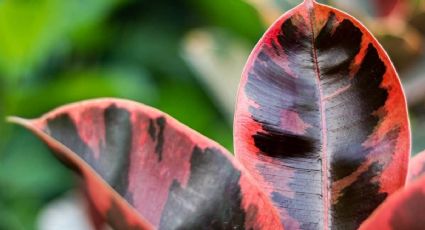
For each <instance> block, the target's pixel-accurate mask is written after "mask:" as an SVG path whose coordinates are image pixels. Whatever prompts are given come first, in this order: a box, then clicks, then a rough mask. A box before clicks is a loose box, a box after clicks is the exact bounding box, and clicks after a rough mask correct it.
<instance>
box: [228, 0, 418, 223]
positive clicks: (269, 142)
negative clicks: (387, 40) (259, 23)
mask: <svg viewBox="0 0 425 230" xmlns="http://www.w3.org/2000/svg"><path fill="white" fill-rule="evenodd" d="M234 136H235V151H236V156H237V158H238V159H239V160H240V161H241V163H242V164H243V165H245V166H246V167H247V168H248V169H249V170H250V171H251V172H252V173H253V174H254V176H255V178H256V179H257V180H258V181H259V182H260V183H261V185H262V186H263V187H265V190H266V192H267V193H268V194H269V196H270V198H271V199H272V200H273V202H274V203H275V205H276V206H277V207H278V209H279V210H280V213H281V217H282V222H283V223H284V226H285V228H287V229H298V228H300V229H356V228H357V227H358V226H359V225H360V223H362V221H364V220H365V219H366V218H367V217H368V216H369V215H370V213H371V212H372V211H373V210H374V209H375V208H376V207H377V206H378V205H379V204H380V203H381V202H383V201H384V200H385V199H386V197H387V196H388V195H389V194H391V193H393V192H394V191H396V190H397V189H398V188H400V187H401V186H403V184H404V182H405V177H406V171H407V161H408V156H409V149H410V134H409V127H408V117H407V111H406V103H405V98H404V95H403V91H402V89H401V86H400V82H399V79H398V76H397V73H396V71H395V70H394V67H393V65H392V64H391V62H390V60H389V58H388V56H387V55H386V53H385V51H384V50H383V49H382V47H381V46H380V45H379V44H378V42H377V41H376V40H375V38H374V37H373V36H372V35H371V34H370V33H369V32H368V30H367V29H366V28H365V27H364V26H363V25H361V24H360V23H359V22H358V21H357V20H355V19H354V18H352V17H350V16H349V15H347V14H346V13H343V12H340V11H338V10H336V9H333V8H330V7H327V6H324V5H321V4H318V3H316V2H314V1H312V0H306V1H304V3H303V4H301V5H299V6H298V7H296V8H294V9H293V10H291V11H289V12H287V13H286V14H284V15H283V16H282V17H281V18H280V19H278V20H277V21H276V22H275V23H274V24H273V25H272V26H271V28H270V29H269V30H268V31H267V32H266V34H265V35H264V36H263V38H262V39H261V40H260V42H259V43H258V44H257V46H256V48H255V49H254V51H253V52H252V54H251V56H250V57H249V60H248V62H247V64H246V66H245V70H244V73H243V76H242V80H241V83H240V89H239V94H238V101H237V108H236V115H235V123H234Z"/></svg>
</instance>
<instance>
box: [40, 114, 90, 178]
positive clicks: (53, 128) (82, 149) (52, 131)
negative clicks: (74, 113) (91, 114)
mask: <svg viewBox="0 0 425 230" xmlns="http://www.w3.org/2000/svg"><path fill="white" fill-rule="evenodd" d="M45 132H46V133H48V134H49V135H50V136H52V137H53V138H54V139H56V140H57V141H59V142H60V143H62V144H63V145H65V146H66V147H67V148H69V149H70V150H72V151H73V152H74V153H76V154H78V155H79V156H80V157H81V158H82V159H83V160H84V161H86V162H87V163H88V164H90V165H92V164H94V163H95V162H94V161H95V160H94V156H93V152H92V150H91V149H90V147H89V146H88V145H87V144H86V143H85V142H84V141H83V140H82V138H81V137H80V135H79V134H78V131H77V127H76V125H75V124H74V122H73V121H72V119H71V117H70V116H69V115H68V114H67V113H63V114H59V115H58V116H56V117H55V118H53V119H49V120H47V129H46V130H45ZM55 156H56V157H58V159H59V160H61V161H62V162H63V163H64V164H65V165H67V166H68V167H70V168H71V169H73V170H74V171H76V172H78V171H79V170H78V169H77V168H78V167H76V166H74V165H70V162H69V161H68V160H67V159H64V158H63V157H62V154H55Z"/></svg>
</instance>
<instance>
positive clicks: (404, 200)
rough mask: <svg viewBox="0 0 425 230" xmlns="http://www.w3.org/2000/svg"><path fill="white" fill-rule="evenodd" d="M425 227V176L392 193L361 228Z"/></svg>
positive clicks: (395, 229)
mask: <svg viewBox="0 0 425 230" xmlns="http://www.w3.org/2000/svg"><path fill="white" fill-rule="evenodd" d="M424 228H425V177H421V178H419V179H417V180H415V181H414V182H413V183H411V184H409V185H408V186H407V187H405V188H403V189H401V190H400V191H398V192H396V193H395V194H393V195H391V196H390V197H389V198H388V199H387V200H386V201H385V202H384V203H383V204H381V206H379V208H378V209H376V210H375V212H374V213H373V214H372V215H371V216H370V218H369V219H367V220H366V221H365V222H364V223H363V224H362V226H361V227H360V230H375V229H380V230H422V229H424Z"/></svg>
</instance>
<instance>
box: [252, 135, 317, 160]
mask: <svg viewBox="0 0 425 230" xmlns="http://www.w3.org/2000/svg"><path fill="white" fill-rule="evenodd" d="M253 137H254V144H255V146H256V147H257V148H258V149H261V151H262V152H264V153H267V155H268V156H270V157H275V158H280V157H284V158H287V157H293V158H295V157H307V158H308V157H311V156H312V155H313V154H312V153H314V152H316V151H317V149H315V146H314V145H313V142H312V141H311V140H309V139H308V138H306V137H305V136H301V135H296V134H292V133H289V132H287V133H284V132H282V131H278V132H271V131H270V130H269V132H268V133H263V132H257V134H255V135H254V136H253Z"/></svg>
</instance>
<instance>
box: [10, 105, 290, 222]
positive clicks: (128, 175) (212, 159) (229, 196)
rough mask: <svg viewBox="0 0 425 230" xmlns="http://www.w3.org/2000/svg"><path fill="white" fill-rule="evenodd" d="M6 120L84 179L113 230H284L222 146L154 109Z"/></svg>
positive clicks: (74, 111)
mask: <svg viewBox="0 0 425 230" xmlns="http://www.w3.org/2000/svg"><path fill="white" fill-rule="evenodd" d="M10 120H11V121H12V122H16V123H18V124H21V125H23V126H25V127H26V128H28V129H30V130H31V131H33V132H34V133H35V134H36V135H37V136H39V137H40V138H41V139H42V140H43V141H44V142H45V143H46V144H47V145H48V146H49V147H50V148H51V149H52V150H53V151H54V152H55V154H56V156H57V157H58V158H59V159H60V160H62V161H63V162H64V163H65V164H66V165H68V166H69V167H70V168H72V169H73V170H74V171H76V172H77V173H78V174H80V175H81V176H82V178H83V179H84V182H85V187H86V190H87V194H88V196H89V198H90V201H91V202H90V203H92V204H93V205H94V208H95V209H96V210H97V211H98V212H99V213H100V214H101V216H103V218H105V219H106V220H107V221H108V222H109V223H110V224H111V225H112V226H113V227H114V228H115V229H117V230H119V229H153V228H155V229H156V228H159V229H205V228H207V229H282V226H281V223H280V218H279V216H278V213H277V211H276V210H275V208H274V207H273V206H272V204H271V202H270V200H269V198H268V197H267V196H266V195H264V194H263V193H262V191H261V190H260V189H259V188H258V187H257V184H256V183H255V182H254V181H253V179H252V177H251V176H250V175H249V174H248V173H246V172H245V171H244V169H243V167H242V166H241V165H240V164H238V163H236V162H235V160H234V159H233V158H232V157H231V155H230V154H229V153H228V152H227V151H226V150H225V149H224V148H222V147H221V146H219V145H218V144H216V143H215V142H213V141H211V140H209V139H207V138H206V137H203V136H201V135H200V134H198V133H196V132H195V131H192V130H190V129H189V128H187V127H185V126H183V125H182V124H180V123H178V122H177V121H176V120H174V119H173V118H171V117H169V116H168V115H165V114H163V113H161V112H159V111H157V110H155V109H152V108H150V107H147V106H144V105H140V104H137V103H134V102H130V101H124V100H118V99H100V100H91V101H86V102H81V103H76V104H71V105H68V106H64V107H61V108H58V109H56V110H54V111H52V112H50V113H48V114H46V115H44V116H43V117H41V118H39V119H35V120H24V119H21V118H11V119H10ZM28 154H30V153H28Z"/></svg>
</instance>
